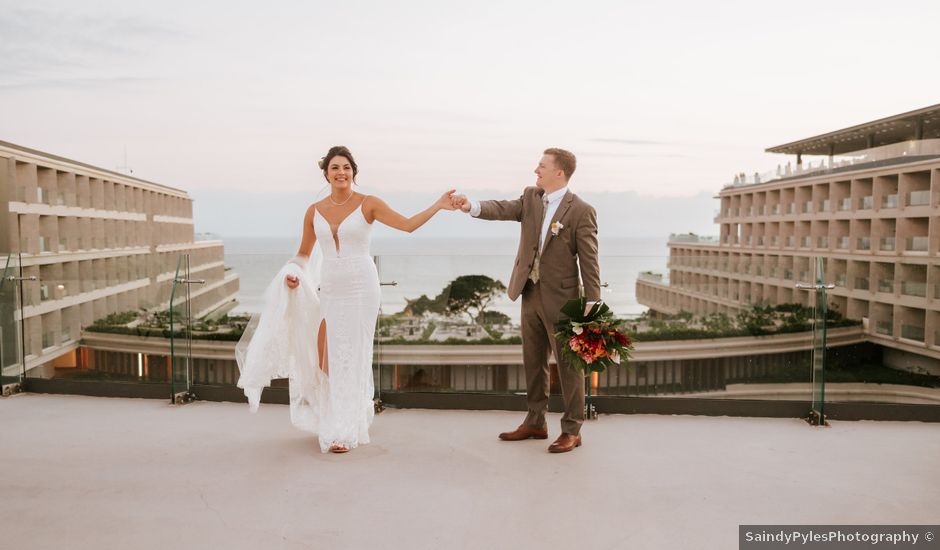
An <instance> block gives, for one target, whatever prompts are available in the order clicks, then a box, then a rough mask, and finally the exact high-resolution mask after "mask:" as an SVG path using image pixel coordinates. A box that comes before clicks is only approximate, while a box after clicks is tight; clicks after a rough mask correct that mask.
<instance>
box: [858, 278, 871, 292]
mask: <svg viewBox="0 0 940 550" xmlns="http://www.w3.org/2000/svg"><path fill="white" fill-rule="evenodd" d="M868 284H869V283H868V277H856V278H855V289H856V290H868Z"/></svg>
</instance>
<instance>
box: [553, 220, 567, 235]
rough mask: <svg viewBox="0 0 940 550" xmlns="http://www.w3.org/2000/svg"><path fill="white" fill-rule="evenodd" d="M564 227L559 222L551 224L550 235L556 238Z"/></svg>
mask: <svg viewBox="0 0 940 550" xmlns="http://www.w3.org/2000/svg"><path fill="white" fill-rule="evenodd" d="M564 228H565V226H564V225H563V224H562V223H561V222H552V235H554V236H556V237H557V236H558V233H559V232H561V230H562V229H564Z"/></svg>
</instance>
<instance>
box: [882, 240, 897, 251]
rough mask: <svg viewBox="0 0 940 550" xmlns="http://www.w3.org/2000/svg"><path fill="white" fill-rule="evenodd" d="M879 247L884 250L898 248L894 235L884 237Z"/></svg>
mask: <svg viewBox="0 0 940 550" xmlns="http://www.w3.org/2000/svg"><path fill="white" fill-rule="evenodd" d="M878 249H879V250H881V251H883V252H893V251H894V250H896V247H895V241H894V237H882V238H881V241H880V244H879V247H878Z"/></svg>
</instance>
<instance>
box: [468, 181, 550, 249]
mask: <svg viewBox="0 0 940 550" xmlns="http://www.w3.org/2000/svg"><path fill="white" fill-rule="evenodd" d="M567 192H568V186H567V185H566V186H564V187H562V188H561V189H558V190H557V191H553V192H551V193H548V194H544V195H542V200H543V201H546V200H547V201H548V208H547V209H546V210H545V218H544V219H542V233H541V234H540V235H539V250H541V249H542V247H543V246H545V235H547V234H548V228H549V226H551V224H552V218H554V217H555V212H557V211H558V206H559V205H560V204H561V199H562V198H564V196H565V193H567ZM468 200H469V201H470V212H469V214H470V215H471V216H473V217H474V218H476V217H477V216H479V215H480V201H478V200H474V199H468Z"/></svg>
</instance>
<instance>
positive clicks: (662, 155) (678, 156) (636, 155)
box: [578, 151, 696, 159]
mask: <svg viewBox="0 0 940 550" xmlns="http://www.w3.org/2000/svg"><path fill="white" fill-rule="evenodd" d="M578 156H579V157H602V158H669V159H691V158H696V157H693V156H692V155H682V154H678V153H606V152H605V153H602V152H598V151H588V152H586V153H584V152H580V153H578Z"/></svg>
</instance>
